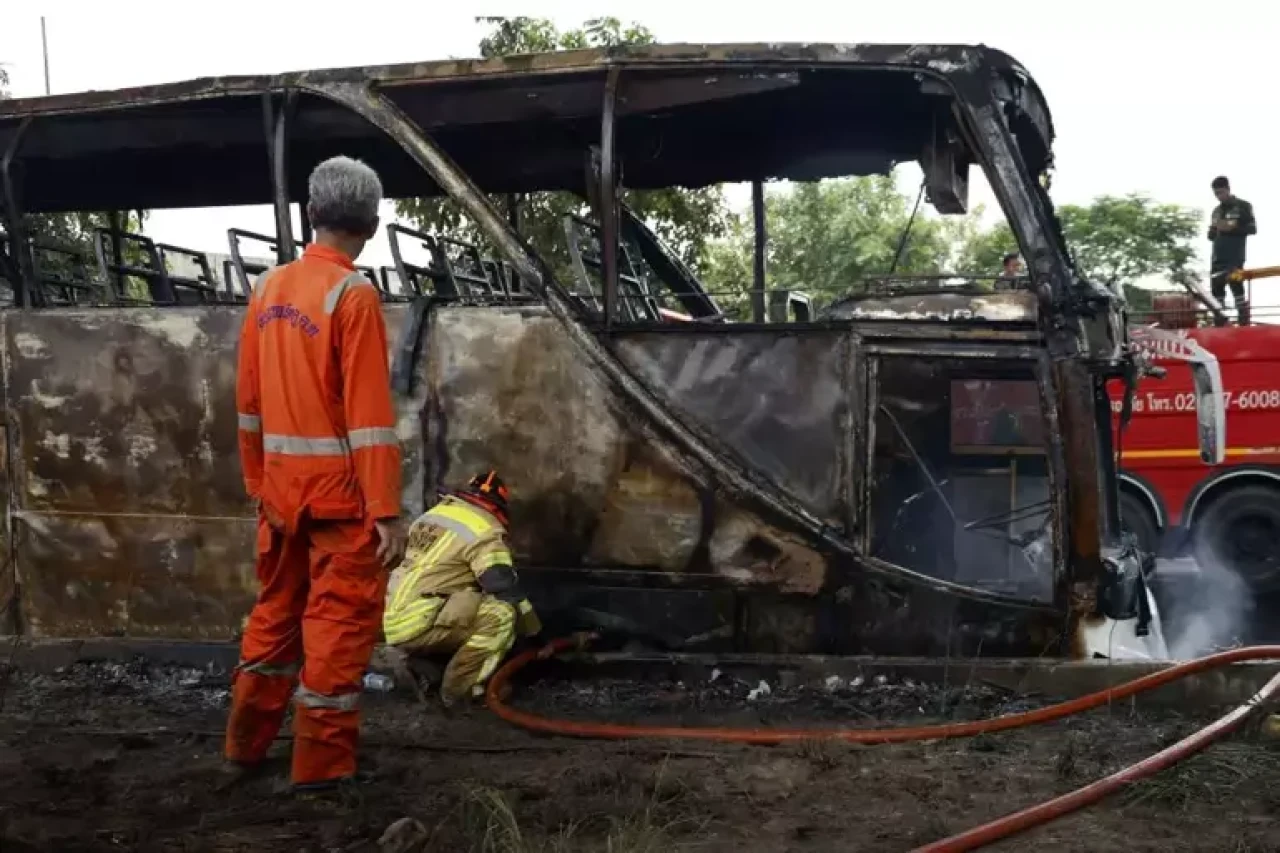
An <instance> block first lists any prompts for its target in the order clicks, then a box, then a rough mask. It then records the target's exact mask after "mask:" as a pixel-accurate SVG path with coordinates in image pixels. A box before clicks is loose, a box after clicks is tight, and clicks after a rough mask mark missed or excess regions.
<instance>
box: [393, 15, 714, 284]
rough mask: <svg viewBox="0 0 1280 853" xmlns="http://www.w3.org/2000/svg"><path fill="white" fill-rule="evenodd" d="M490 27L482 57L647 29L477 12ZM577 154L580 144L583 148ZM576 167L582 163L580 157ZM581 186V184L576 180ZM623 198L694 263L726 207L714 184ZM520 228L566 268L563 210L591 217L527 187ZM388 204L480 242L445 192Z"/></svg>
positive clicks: (608, 39)
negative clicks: (564, 26) (570, 26)
mask: <svg viewBox="0 0 1280 853" xmlns="http://www.w3.org/2000/svg"><path fill="white" fill-rule="evenodd" d="M476 20H477V21H478V22H480V23H483V24H487V25H489V26H490V27H491V29H490V31H489V33H488V35H486V36H485V37H484V38H483V39H481V40H480V53H481V55H482V56H485V57H496V56H508V55H511V54H516V53H532V52H544V51H551V50H573V49H578V48H607V47H616V46H620V45H628V44H651V43H653V41H654V36H653V33H652V32H650V31H649V30H648V29H646V28H645V27H643V26H641V25H639V24H630V25H625V26H624V25H623V24H622V22H621V21H619V20H618V19H617V18H608V17H606V18H596V19H593V20H589V21H587V22H586V23H585V24H584V25H583V26H582V27H580V28H578V29H574V30H568V31H563V32H562V31H560V30H558V29H557V28H556V26H555V24H553V23H552V22H551V21H549V20H546V19H544V18H526V17H517V18H496V17H483V18H477V19H476ZM583 154H584V157H585V156H586V152H585V151H584V152H583ZM583 169H584V174H585V169H586V164H585V161H584V164H583ZM584 190H585V187H584ZM622 199H623V201H625V202H626V204H628V205H629V206H630V207H631V208H632V210H634V211H635V213H636V215H638V216H640V217H641V218H642V219H644V220H645V222H647V223H648V224H649V226H650V227H651V228H652V229H653V230H654V231H655V232H656V233H657V234H658V236H659V237H661V238H662V239H663V240H664V241H666V242H667V243H668V244H669V245H670V246H671V248H672V249H673V250H674V251H675V252H676V253H677V254H679V255H680V257H681V258H682V259H683V260H684V261H685V262H686V263H689V264H691V265H693V264H697V263H698V261H699V260H700V259H701V258H702V257H703V255H704V254H705V252H706V251H707V246H708V243H709V241H710V240H711V239H713V238H715V237H718V236H720V235H722V234H724V233H725V230H726V228H727V226H728V214H727V212H726V207H725V203H724V196H723V193H722V192H721V190H720V189H719V188H718V187H717V188H710V189H700V190H683V189H675V188H673V189H664V190H656V191H636V190H626V191H624V192H623V194H622ZM490 200H491V201H492V202H493V204H494V207H495V208H496V209H498V210H503V211H505V210H506V209H507V204H508V202H507V200H506V199H505V198H500V197H491V198H490ZM518 204H519V212H520V231H521V234H522V235H523V236H524V237H525V238H526V239H527V240H528V241H529V242H530V243H531V244H532V245H533V246H535V247H537V249H538V251H539V252H540V253H541V254H542V255H543V257H544V258H546V259H547V260H548V262H550V263H551V265H552V268H553V269H555V270H556V271H557V273H558V274H561V275H563V274H564V273H565V272H566V271H567V269H568V247H567V244H566V241H565V234H564V218H565V216H567V215H570V214H572V215H576V216H582V217H584V218H588V219H592V220H595V219H596V217H595V216H594V215H593V214H591V213H590V210H589V207H588V205H587V204H586V202H585V200H584V199H583V198H581V197H579V196H578V195H575V194H574V193H565V192H553V193H533V194H529V195H524V196H521V197H520V198H519V201H518ZM396 212H397V213H398V214H399V215H400V216H401V217H403V218H405V219H407V220H409V221H411V222H413V223H415V224H416V227H418V228H420V229H422V230H424V231H428V232H435V231H440V232H451V233H453V234H454V235H456V236H459V237H461V238H462V239H465V240H468V241H471V242H478V243H482V242H484V241H483V239H482V238H481V237H480V234H479V231H478V229H477V228H476V227H475V225H474V223H471V222H470V221H469V220H468V219H467V218H466V217H465V216H464V215H463V214H462V212H461V211H460V210H459V209H458V207H457V205H456V204H455V203H454V202H452V201H449V200H447V199H408V200H404V201H400V202H397V203H396Z"/></svg>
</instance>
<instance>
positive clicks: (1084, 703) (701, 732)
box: [485, 634, 1280, 853]
mask: <svg viewBox="0 0 1280 853" xmlns="http://www.w3.org/2000/svg"><path fill="white" fill-rule="evenodd" d="M594 636H595V635H593V634H580V635H575V636H573V637H561V638H558V639H555V640H552V641H551V642H550V643H548V644H547V645H546V646H544V647H543V648H541V649H530V650H528V651H525V652H522V653H521V654H519V655H516V656H515V657H513V658H512V659H511V660H509V661H507V662H506V664H504V665H503V666H502V668H500V669H499V670H498V671H497V672H496V673H494V675H493V677H492V678H491V679H490V681H489V686H488V690H487V691H486V694H485V699H486V702H487V704H488V706H489V709H490V710H491V711H493V713H494V714H495V715H497V716H498V717H499V718H500V719H502V720H504V721H506V722H508V723H510V724H512V725H514V726H518V727H520V728H523V729H527V730H529V731H534V732H540V733H542V734H549V735H559V736H562V737H578V738H596V739H606V740H624V739H632V738H671V739H682V740H702V741H718V742H721V743H739V744H754V745H758V746H775V745H779V744H786V743H796V742H801V741H813V740H833V741H841V742H844V743H858V744H884V743H908V742H912V741H923V740H941V739H944V738H961V737H972V736H974V735H979V734H989V733H993V732H1001V731H1007V730H1009V729H1016V728H1022V727H1023V726H1031V725H1036V724H1039V723H1047V722H1051V721H1053V720H1059V719H1062V718H1063V717H1068V716H1071V715H1073V714H1079V713H1082V712H1084V711H1090V710H1092V709H1094V708H1097V707H1100V706H1102V705H1105V704H1107V703H1109V702H1114V701H1117V700H1121V699H1127V698H1129V697H1130V696H1136V695H1137V694H1139V693H1144V692H1146V691H1148V690H1154V689H1155V688H1157V687H1162V686H1164V685H1166V684H1170V683H1173V682H1175V681H1178V680H1180V679H1183V678H1187V677H1188V676H1192V675H1197V674H1199V673H1203V672H1209V671H1211V670H1214V669H1218V668H1220V667H1223V666H1228V665H1230V664H1234V663H1241V662H1245V661H1262V660H1280V646H1250V647H1247V648H1239V649H1230V650H1228V651H1224V652H1218V653H1216V654H1212V655H1207V656H1205V657H1202V658H1197V659H1195V660H1190V661H1186V662H1184V663H1179V664H1176V665H1174V666H1171V667H1169V668H1168V669H1163V670H1160V671H1159V672H1153V673H1150V674H1148V675H1144V676H1142V677H1141V678H1135V679H1134V680H1132V681H1128V682H1125V683H1124V684H1120V685H1117V686H1115V687H1109V688H1107V689H1105V690H1099V691H1097V692H1095V693H1090V694H1087V695H1085V696H1080V697H1078V698H1076V699H1071V700H1068V701H1066V702H1060V703H1058V704H1056V705H1047V706H1045V707H1043V708H1036V709H1034V710H1031V711H1024V712H1022V713H1018V714H1007V715H1005V716H1001V717H992V718H990V719H986V720H972V721H967V722H961V723H937V724H932V725H926V726H908V727H901V728H886V729H821V728H800V729H752V728H722V727H710V726H707V727H703V726H697V727H690V726H645V725H631V724H620V723H595V722H585V721H577V720H565V719H556V718H552V717H544V716H541V715H538V714H533V713H530V712H528V711H521V710H519V709H517V708H513V707H511V706H510V705H508V704H507V703H506V701H505V699H504V698H503V697H504V695H505V694H506V692H507V690H508V687H509V685H510V682H511V678H512V677H513V676H514V675H515V674H516V673H518V672H519V671H520V670H522V669H524V668H525V667H526V666H528V665H529V664H531V663H533V662H534V661H536V660H544V659H546V658H549V657H551V656H552V655H555V654H558V653H560V652H565V651H570V650H574V649H579V650H580V649H584V648H585V647H586V645H587V644H588V643H589V642H590V641H591V640H592V639H594ZM1277 694H1280V675H1276V676H1275V677H1274V678H1272V679H1271V680H1270V681H1268V682H1267V683H1266V685H1264V686H1263V688H1262V689H1261V690H1259V691H1258V692H1257V693H1256V694H1254V696H1253V697H1251V698H1250V699H1249V700H1248V701H1247V702H1245V703H1244V704H1243V705H1241V706H1239V707H1238V708H1236V709H1235V710H1233V711H1231V712H1230V713H1229V714H1227V715H1226V716H1224V717H1222V718H1220V719H1218V720H1217V721H1215V722H1213V723H1211V724H1209V725H1208V726H1205V727H1204V728H1202V729H1200V730H1199V731H1197V732H1195V733H1194V734H1192V735H1191V736H1189V737H1187V738H1184V739H1183V740H1181V741H1179V742H1178V743H1176V744H1174V745H1173V746H1170V747H1168V748H1167V749H1164V750H1162V751H1161V752H1158V753H1156V754H1155V755H1153V756H1151V757H1149V758H1147V759H1144V760H1143V761H1140V762H1138V763H1137V764H1134V765H1131V766H1129V767H1126V768H1124V769H1123V770H1120V771H1119V772H1117V773H1114V774H1112V775H1110V776H1107V777H1106V778H1104V779H1100V780H1098V781H1096V782H1093V783H1092V784H1089V785H1086V786H1084V787H1083V788H1079V789H1077V790H1075V791H1072V792H1071V793H1069V794H1065V795H1063V796H1061V797H1057V798H1055V799H1052V800H1049V801H1047V802H1044V803H1040V804H1039V805H1035V806H1032V807H1030V808H1027V809H1023V810H1022V811H1018V812H1014V813H1013V814H1009V815H1006V816H1004V817H1002V818H998V819H997V820H994V821H992V822H990V823H987V824H983V825H982V826H978V827H975V828H974V829H970V830H967V831H966V832H962V833H960V834H959V835H955V836H952V837H951V838H947V839H943V840H941V841H936V842H934V843H932V844H929V845H926V846H925V847H921V848H919V849H918V850H917V851H915V853H958V851H964V850H976V849H978V848H980V847H984V846H986V845H988V844H991V843H993V842H995V841H998V840H1000V839H1002V838H1007V837H1009V836H1011V835H1014V834H1016V833H1019V832H1023V831H1025V830H1027V829H1031V828H1032V827H1035V826H1040V825H1041V824H1044V823H1048V822H1049V821H1051V820H1054V819H1056V818H1059V817H1062V816H1063V815H1066V814H1069V813H1071V812H1073V811H1076V810H1078V809H1081V808H1083V807H1085V806H1087V805H1092V804H1093V803H1096V802H1098V801H1099V800H1101V799H1103V798H1104V797H1106V796H1108V795H1110V794H1112V793H1114V792H1116V791H1117V790H1119V789H1120V788H1123V787H1125V786H1126V785H1129V784H1132V783H1133V782H1136V781H1138V780H1140V779H1144V778H1146V777H1148V776H1152V775H1154V774H1156V773H1159V772H1160V771H1162V770H1165V769H1167V768H1169V767H1171V766H1173V765H1174V764H1176V763H1178V762H1179V761H1181V760H1183V759H1184V758H1188V757H1190V756H1192V755H1194V754H1195V753H1197V752H1200V751H1201V750H1203V749H1205V748H1206V747H1208V746H1209V745H1211V744H1212V743H1214V742H1216V741H1217V740H1219V739H1220V738H1222V737H1224V736H1225V735H1227V734H1230V733H1231V732H1233V731H1235V730H1236V729H1238V728H1240V726H1242V725H1244V723H1245V722H1246V721H1247V720H1248V719H1249V718H1250V717H1252V716H1253V715H1254V714H1256V713H1257V712H1258V711H1259V710H1260V709H1261V708H1262V707H1263V706H1264V704H1265V703H1266V702H1268V701H1270V700H1271V699H1272V698H1274V697H1275V696H1276V695H1277Z"/></svg>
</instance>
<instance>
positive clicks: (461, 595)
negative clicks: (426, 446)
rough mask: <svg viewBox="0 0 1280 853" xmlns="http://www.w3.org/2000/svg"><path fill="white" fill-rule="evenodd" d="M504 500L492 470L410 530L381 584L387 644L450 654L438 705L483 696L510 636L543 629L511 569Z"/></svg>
mask: <svg viewBox="0 0 1280 853" xmlns="http://www.w3.org/2000/svg"><path fill="white" fill-rule="evenodd" d="M507 499H508V491H507V486H506V484H505V483H503V482H502V480H501V478H499V477H498V475H497V472H495V471H486V472H485V473H483V474H477V475H476V476H475V477H472V478H471V480H470V481H469V482H468V483H467V485H466V487H465V488H463V489H459V490H457V491H455V492H454V493H452V494H449V495H446V496H445V497H444V499H443V500H442V501H441V502H440V503H438V504H436V505H435V506H434V507H432V508H431V509H430V510H428V511H427V512H426V513H424V514H423V515H422V516H420V517H419V518H418V520H417V521H415V522H414V523H413V526H412V527H411V528H410V529H409V541H408V548H407V550H406V552H405V558H404V561H403V562H402V563H401V564H400V567H399V568H398V569H396V570H395V572H393V573H392V576H391V581H390V583H389V585H388V589H387V606H386V610H385V612H384V615H383V620H382V628H383V633H384V634H385V635H386V641H387V643H388V644H389V645H393V646H396V647H397V648H399V649H401V650H403V651H405V652H408V653H410V654H423V655H428V654H441V653H450V652H451V653H453V657H452V659H451V660H450V661H449V665H448V667H446V669H445V671H444V677H443V679H442V682H441V685H440V697H441V700H442V701H443V702H444V703H445V705H453V704H455V703H457V702H458V701H459V700H463V699H467V698H475V697H479V696H480V695H482V694H483V692H484V683H485V681H487V680H488V678H489V676H490V675H492V674H493V672H494V670H495V669H497V667H498V664H499V663H500V662H501V661H502V658H503V657H504V656H505V655H506V654H507V652H508V651H510V650H511V646H512V645H513V644H514V643H515V639H516V633H517V632H519V633H520V634H521V635H522V636H526V637H527V636H533V635H535V634H537V633H539V632H540V631H541V630H542V625H541V623H540V621H539V620H538V616H537V614H536V613H535V612H534V610H533V605H531V604H530V603H529V600H528V599H527V598H525V596H524V592H523V591H521V589H520V584H519V579H518V577H517V576H516V570H515V567H514V566H513V565H512V560H511V550H510V548H509V547H508V546H507V538H506V537H507V523H508V522H507V512H508V509H507Z"/></svg>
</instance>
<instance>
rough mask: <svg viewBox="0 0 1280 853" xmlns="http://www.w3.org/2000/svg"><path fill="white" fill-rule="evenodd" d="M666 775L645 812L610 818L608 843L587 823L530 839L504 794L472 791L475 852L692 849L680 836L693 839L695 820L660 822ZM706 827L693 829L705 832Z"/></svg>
mask: <svg viewBox="0 0 1280 853" xmlns="http://www.w3.org/2000/svg"><path fill="white" fill-rule="evenodd" d="M662 775H663V774H662V772H661V771H660V772H659V774H658V778H657V779H656V780H655V782H654V789H653V792H652V793H651V795H650V796H649V797H647V798H646V799H645V803H644V806H643V807H642V808H640V809H639V810H637V811H635V812H633V813H631V814H629V815H626V816H624V817H617V816H613V815H610V816H608V817H607V819H606V823H605V826H606V827H607V829H606V830H605V833H604V837H603V839H601V838H598V837H596V838H589V837H588V836H587V833H586V831H585V825H586V822H585V821H579V822H572V823H568V824H565V825H563V826H561V827H559V829H558V830H557V831H556V833H555V834H554V835H553V836H552V837H551V838H549V839H547V840H545V841H537V840H533V839H531V838H528V837H526V836H525V833H524V831H523V829H522V828H521V826H520V820H519V818H518V817H517V816H516V813H515V810H514V809H513V808H512V807H511V804H510V803H509V802H508V801H507V798H506V797H505V796H503V794H502V792H501V791H498V790H496V789H494V788H490V787H487V786H471V787H469V788H467V789H466V792H465V794H464V799H463V810H462V815H463V825H464V827H465V831H466V834H467V838H468V839H469V840H470V842H471V846H470V853H588V852H589V853H666V851H670V850H676V849H680V848H682V847H687V846H688V844H687V843H686V842H683V841H681V840H680V839H679V838H678V836H680V835H687V834H688V831H689V830H690V829H691V827H690V824H696V823H697V821H696V820H694V819H692V818H675V819H671V820H665V819H662V818H660V817H659V814H658V813H659V812H660V811H664V810H665V807H666V806H667V805H668V801H667V800H666V799H660V797H659V792H660V791H661V790H663V785H662V782H663V779H662ZM703 826H704V824H700V825H697V826H696V827H692V831H698V830H700V829H702V828H703Z"/></svg>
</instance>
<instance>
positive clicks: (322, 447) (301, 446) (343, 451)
mask: <svg viewBox="0 0 1280 853" xmlns="http://www.w3.org/2000/svg"><path fill="white" fill-rule="evenodd" d="M262 449H263V450H265V451H266V452H267V453H281V454H284V455H285V456H346V455H347V454H348V453H350V452H351V447H350V446H349V445H348V444H347V442H346V440H345V439H341V438H305V437H303V436H300V435H273V434H272V433H267V434H266V435H264V436H263V437H262Z"/></svg>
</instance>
